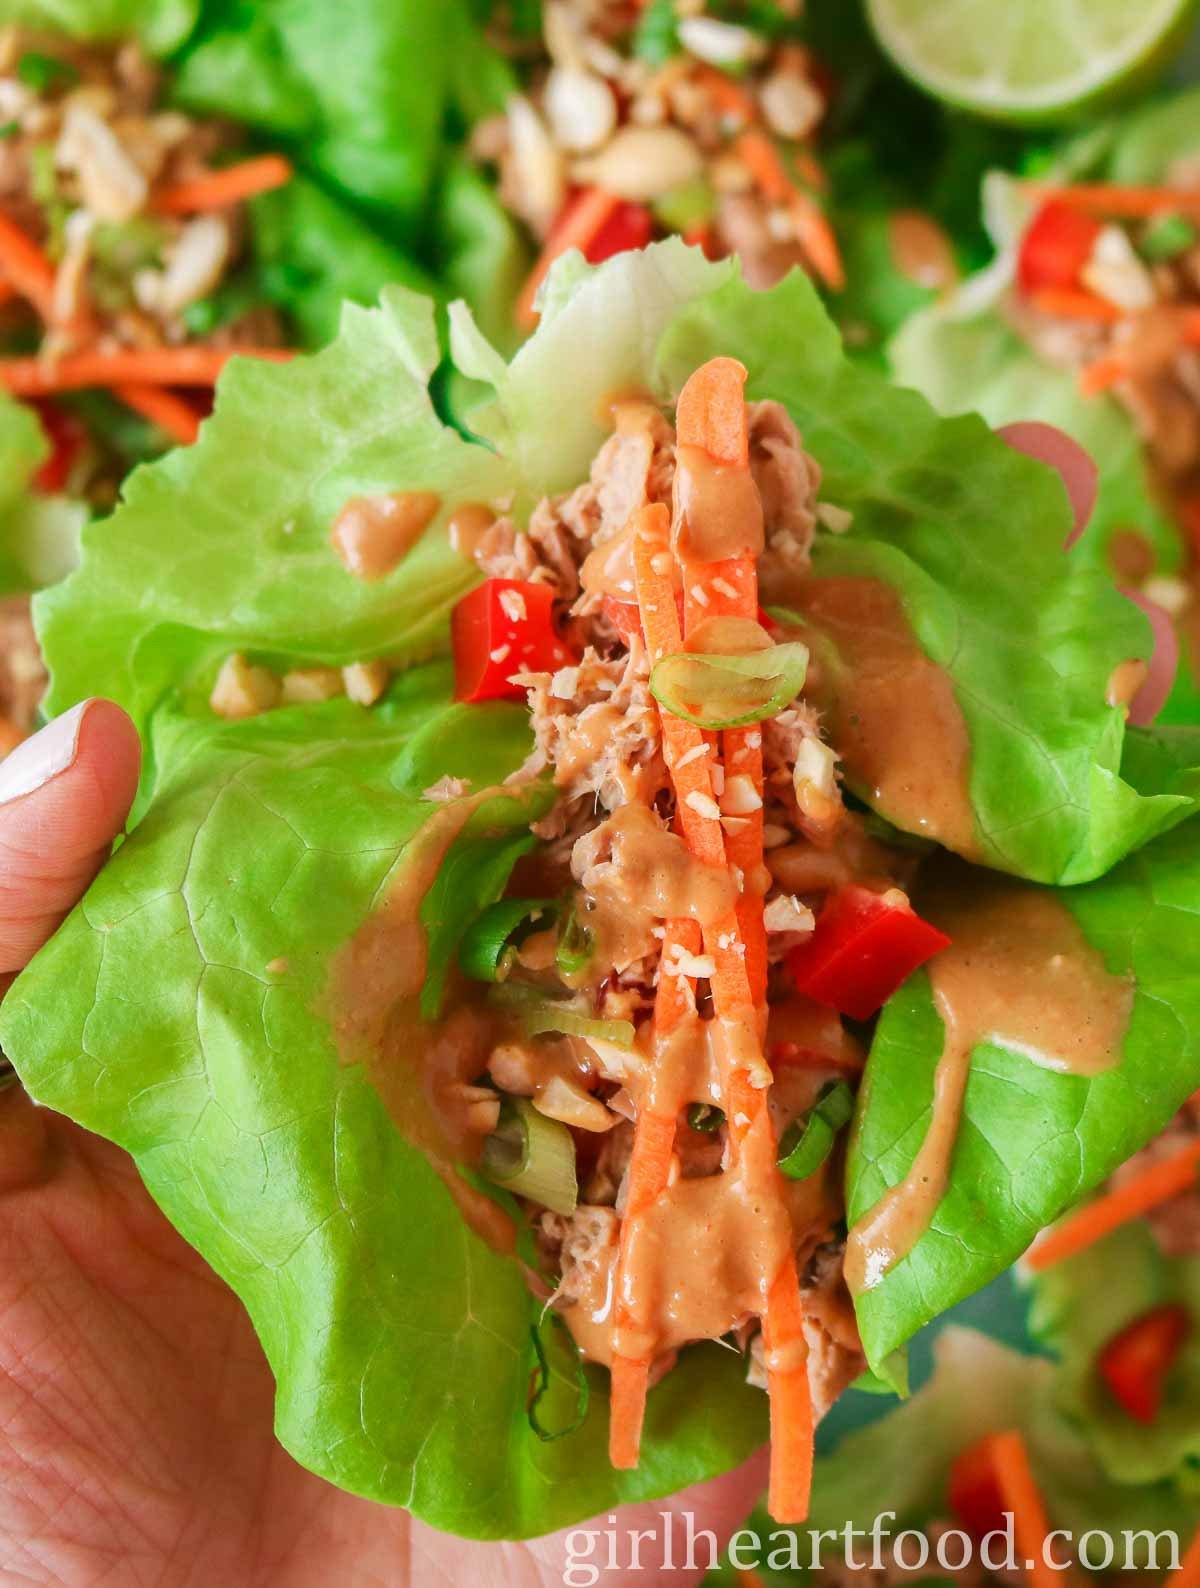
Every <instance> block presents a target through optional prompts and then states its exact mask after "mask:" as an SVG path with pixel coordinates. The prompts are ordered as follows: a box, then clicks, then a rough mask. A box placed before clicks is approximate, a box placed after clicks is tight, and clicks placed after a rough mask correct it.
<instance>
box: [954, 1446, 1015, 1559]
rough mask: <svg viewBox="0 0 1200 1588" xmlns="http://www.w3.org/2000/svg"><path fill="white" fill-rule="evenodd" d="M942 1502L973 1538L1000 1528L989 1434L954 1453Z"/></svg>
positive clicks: (1000, 1503)
mask: <svg viewBox="0 0 1200 1588" xmlns="http://www.w3.org/2000/svg"><path fill="white" fill-rule="evenodd" d="M946 1503H947V1504H948V1505H949V1507H950V1509H951V1511H953V1513H954V1515H955V1517H956V1518H957V1520H958V1521H960V1522H961V1523H962V1525H963V1526H964V1527H965V1528H966V1529H967V1531H968V1532H969V1533H972V1534H974V1536H975V1538H976V1539H981V1538H983V1537H984V1536H985V1535H986V1534H988V1533H996V1532H1000V1531H1002V1530H1003V1528H1004V1513H1005V1510H1006V1507H1005V1504H1004V1491H1003V1489H1002V1488H1001V1487H1000V1479H999V1478H998V1477H997V1476H996V1464H995V1461H994V1460H993V1459H992V1436H991V1435H990V1434H988V1435H986V1436H985V1437H984V1438H983V1439H980V1440H977V1441H976V1443H975V1444H973V1445H968V1446H967V1448H966V1449H965V1450H962V1451H960V1452H959V1453H958V1455H957V1456H956V1457H955V1459H954V1464H953V1466H952V1467H951V1468H950V1477H949V1480H948V1481H947V1484H946Z"/></svg>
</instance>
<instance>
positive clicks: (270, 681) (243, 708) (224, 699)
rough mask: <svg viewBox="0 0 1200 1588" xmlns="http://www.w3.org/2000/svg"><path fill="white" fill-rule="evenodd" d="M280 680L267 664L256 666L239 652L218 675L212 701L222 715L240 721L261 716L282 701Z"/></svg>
mask: <svg viewBox="0 0 1200 1588" xmlns="http://www.w3.org/2000/svg"><path fill="white" fill-rule="evenodd" d="M279 695H280V688H279V680H278V679H277V678H276V677H275V675H274V673H272V672H269V671H268V670H267V669H266V668H265V667H255V666H254V665H253V663H251V662H248V661H247V660H246V658H245V657H244V656H243V655H242V654H241V653H240V652H235V653H234V654H233V655H232V656H231V657H229V659H228V660H227V661H226V662H225V664H224V666H223V667H222V668H221V671H220V672H219V673H218V674H217V681H216V683H215V684H214V685H213V690H212V694H211V695H210V696H209V697H208V703H209V705H210V706H211V707H212V709H213V710H214V711H215V712H216V714H217V716H218V717H227V718H229V720H230V721H232V722H236V721H238V720H239V719H240V718H243V717H257V716H260V715H261V714H262V713H263V712H264V711H270V710H271V708H272V707H273V706H277V705H278V704H279Z"/></svg>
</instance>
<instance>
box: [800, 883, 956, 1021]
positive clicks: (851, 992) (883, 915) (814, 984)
mask: <svg viewBox="0 0 1200 1588" xmlns="http://www.w3.org/2000/svg"><path fill="white" fill-rule="evenodd" d="M949 942H950V939H949V938H948V937H947V936H946V935H945V933H944V932H939V931H938V929H937V927H936V926H931V925H930V924H929V922H928V921H923V920H922V919H921V917H920V916H919V915H918V914H917V913H916V911H915V910H914V909H913V908H912V906H911V905H910V904H909V903H908V901H907V900H906V899H905V898H904V896H903V895H902V894H896V893H890V894H881V893H872V892H871V891H870V889H869V888H860V887H846V888H839V890H838V891H837V892H836V893H835V894H832V895H831V896H830V898H829V900H828V902H827V903H826V905H825V908H824V909H823V910H822V911H821V914H820V916H819V917H818V919H817V925H816V930H815V931H814V932H813V935H812V936H811V937H810V938H809V940H808V942H807V943H802V944H801V945H800V947H799V948H795V949H793V950H792V952H791V953H790V954H789V955H788V960H787V967H788V970H789V971H790V973H791V977H792V980H793V981H794V982H795V984H796V986H797V987H798V988H799V990H800V991H801V992H802V993H804V994H805V995H806V996H807V997H809V998H812V999H814V1000H815V1001H816V1002H817V1003H819V1004H826V1005H828V1006H829V1007H830V1008H832V1009H836V1010H838V1012H839V1013H840V1014H844V1015H849V1016H850V1017H851V1018H852V1019H854V1020H867V1019H869V1018H870V1017H871V1015H873V1014H875V1012H876V1011H877V1010H879V1009H881V1008H882V1007H883V1005H884V1004H885V1003H886V1002H887V1001H888V999H889V998H890V997H891V996H892V994H893V993H894V992H895V991H896V988H897V987H899V986H900V984H901V983H902V982H904V981H906V980H907V979H908V977H909V976H911V975H912V973H913V971H914V970H916V969H917V967H918V966H919V965H923V964H924V963H925V961H926V960H927V959H931V958H932V957H933V955H934V954H936V953H937V952H938V951H939V949H943V948H945V947H947V945H948V944H949Z"/></svg>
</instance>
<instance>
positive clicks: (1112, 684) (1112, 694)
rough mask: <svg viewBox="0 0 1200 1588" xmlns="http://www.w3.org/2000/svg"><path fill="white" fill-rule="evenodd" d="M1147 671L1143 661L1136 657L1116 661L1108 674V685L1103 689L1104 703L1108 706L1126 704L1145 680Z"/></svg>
mask: <svg viewBox="0 0 1200 1588" xmlns="http://www.w3.org/2000/svg"><path fill="white" fill-rule="evenodd" d="M1149 671H1150V669H1149V668H1148V667H1147V666H1146V664H1145V662H1143V661H1140V660H1139V659H1138V658H1137V657H1131V658H1130V659H1129V660H1128V661H1127V662H1118V663H1117V665H1116V666H1115V667H1114V668H1113V670H1112V672H1111V673H1110V674H1109V679H1108V687H1107V688H1106V689H1105V691H1104V700H1105V703H1106V704H1107V705H1109V706H1128V705H1129V703H1130V702H1131V701H1132V699H1133V697H1134V696H1135V695H1136V694H1137V692H1138V690H1139V689H1140V688H1141V687H1142V685H1143V684H1144V683H1145V682H1146V676H1147V674H1148V673H1149Z"/></svg>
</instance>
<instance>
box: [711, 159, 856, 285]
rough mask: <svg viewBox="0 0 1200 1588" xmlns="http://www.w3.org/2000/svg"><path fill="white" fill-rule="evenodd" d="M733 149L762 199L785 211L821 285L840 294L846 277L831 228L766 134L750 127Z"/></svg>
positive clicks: (821, 211)
mask: <svg viewBox="0 0 1200 1588" xmlns="http://www.w3.org/2000/svg"><path fill="white" fill-rule="evenodd" d="M734 149H735V150H736V152H737V155H738V158H739V159H740V160H741V162H742V164H743V165H744V166H745V167H746V169H747V170H748V171H749V173H750V175H751V176H752V177H753V178H754V181H755V183H756V184H757V186H758V188H759V190H760V192H761V193H762V195H763V197H764V198H766V199H767V200H768V201H769V202H770V203H772V204H781V205H783V206H784V207H785V208H786V209H787V210H788V212H789V214H790V215H791V217H792V220H793V223H794V224H795V227H796V237H797V239H798V241H799V243H800V246H801V248H803V250H804V252H805V253H806V254H807V255H808V258H809V260H810V262H811V263H812V266H813V268H814V270H816V272H817V274H818V275H819V276H820V277H821V279H822V281H824V283H825V285H826V286H827V287H830V288H832V289H833V291H835V292H840V291H841V289H842V288H843V287H844V286H845V284H846V273H845V270H844V269H843V267H842V257H841V254H840V253H839V251H838V245H837V239H836V238H835V237H834V235H833V228H832V227H831V226H830V224H829V221H828V219H827V218H826V216H825V213H824V211H823V210H822V209H821V206H820V205H819V204H818V203H817V202H816V200H815V199H813V198H812V197H811V195H809V194H808V193H805V192H804V191H803V190H802V189H801V188H798V187H797V186H796V185H795V183H794V182H793V181H792V180H791V178H790V177H789V176H788V174H787V171H786V170H785V169H784V165H783V160H782V158H781V156H780V153H779V150H778V149H777V148H776V147H775V145H774V144H773V143H772V142H771V139H770V138H769V137H768V136H767V135H766V133H764V132H760V131H759V130H758V129H757V128H754V127H751V128H749V129H748V130H747V131H746V132H743V133H742V134H741V135H740V137H739V138H738V139H737V141H736V142H735V144H734Z"/></svg>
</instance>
